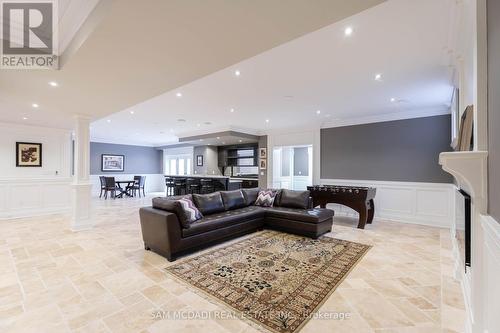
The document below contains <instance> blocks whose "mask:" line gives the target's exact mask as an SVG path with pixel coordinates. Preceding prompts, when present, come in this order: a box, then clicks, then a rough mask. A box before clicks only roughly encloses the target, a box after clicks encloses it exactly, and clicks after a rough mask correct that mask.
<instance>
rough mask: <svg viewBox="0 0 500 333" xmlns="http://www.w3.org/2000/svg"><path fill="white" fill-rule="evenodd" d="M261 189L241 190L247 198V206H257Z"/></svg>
mask: <svg viewBox="0 0 500 333" xmlns="http://www.w3.org/2000/svg"><path fill="white" fill-rule="evenodd" d="M259 191H260V189H259V188H258V187H255V188H244V189H242V190H241V192H242V193H243V196H244V197H245V203H246V205H247V206H250V205H253V204H255V201H256V200H257V196H258V195H259Z"/></svg>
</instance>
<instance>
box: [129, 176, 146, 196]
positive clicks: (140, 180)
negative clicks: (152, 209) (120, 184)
mask: <svg viewBox="0 0 500 333" xmlns="http://www.w3.org/2000/svg"><path fill="white" fill-rule="evenodd" d="M145 185H146V176H134V184H133V185H132V186H130V191H132V195H133V196H134V197H135V195H136V193H137V191H139V198H140V197H141V191H142V195H143V196H146V192H145V190H144V187H145Z"/></svg>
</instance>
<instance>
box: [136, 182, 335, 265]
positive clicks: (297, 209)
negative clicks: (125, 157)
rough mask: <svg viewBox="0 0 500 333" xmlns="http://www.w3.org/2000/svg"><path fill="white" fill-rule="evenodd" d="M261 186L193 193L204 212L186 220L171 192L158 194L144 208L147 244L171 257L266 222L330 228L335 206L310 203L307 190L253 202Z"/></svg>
mask: <svg viewBox="0 0 500 333" xmlns="http://www.w3.org/2000/svg"><path fill="white" fill-rule="evenodd" d="M257 195H258V189H243V190H236V191H221V192H214V193H211V194H204V195H201V194H193V195H192V199H193V202H194V203H195V205H196V207H197V208H198V209H199V210H200V211H201V213H202V214H203V218H202V219H200V220H198V221H195V222H193V223H191V224H190V225H188V226H186V225H184V224H181V222H180V219H179V218H178V216H177V214H176V213H175V212H174V211H172V210H170V211H167V210H165V209H166V208H170V207H171V205H170V204H169V202H168V201H169V200H172V198H154V199H153V205H152V207H143V208H141V209H140V212H139V214H140V219H141V229H142V237H143V240H144V246H145V248H146V250H151V251H153V252H156V253H158V254H160V255H162V256H164V257H166V258H167V259H168V260H169V261H174V260H175V259H176V257H177V256H178V255H180V254H183V253H186V252H189V251H193V250H195V249H199V248H201V247H205V246H207V245H211V244H215V243H218V242H221V241H223V240H227V239H230V238H234V237H237V236H241V235H244V234H246V233H250V232H254V231H257V230H262V229H264V228H269V229H275V230H281V231H285V232H289V233H294V234H298V235H303V236H307V237H312V238H317V237H319V236H320V235H322V234H324V233H326V232H329V231H331V228H332V223H333V215H334V213H333V211H332V210H330V209H323V208H312V207H311V206H312V201H311V198H310V197H309V191H289V190H281V191H280V192H279V194H278V195H277V197H276V199H275V202H274V204H273V207H260V206H255V205H253V203H254V202H255V200H256V198H257Z"/></svg>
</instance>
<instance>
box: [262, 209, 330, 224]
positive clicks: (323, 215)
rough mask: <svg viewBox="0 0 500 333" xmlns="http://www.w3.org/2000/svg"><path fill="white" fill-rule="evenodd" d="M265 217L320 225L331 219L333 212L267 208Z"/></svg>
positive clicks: (326, 210)
mask: <svg viewBox="0 0 500 333" xmlns="http://www.w3.org/2000/svg"><path fill="white" fill-rule="evenodd" d="M265 210H266V217H274V218H281V219H287V220H293V221H300V222H309V223H320V222H323V221H326V220H328V219H331V218H332V217H333V215H334V212H333V210H331V209H324V208H313V209H298V208H286V207H272V208H267V209H265Z"/></svg>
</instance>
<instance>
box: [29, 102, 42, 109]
mask: <svg viewBox="0 0 500 333" xmlns="http://www.w3.org/2000/svg"><path fill="white" fill-rule="evenodd" d="M31 106H32V107H34V108H35V109H36V108H38V107H39V106H40V105H38V104H36V103H33V104H31Z"/></svg>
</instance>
